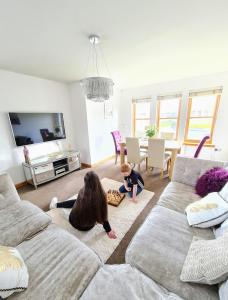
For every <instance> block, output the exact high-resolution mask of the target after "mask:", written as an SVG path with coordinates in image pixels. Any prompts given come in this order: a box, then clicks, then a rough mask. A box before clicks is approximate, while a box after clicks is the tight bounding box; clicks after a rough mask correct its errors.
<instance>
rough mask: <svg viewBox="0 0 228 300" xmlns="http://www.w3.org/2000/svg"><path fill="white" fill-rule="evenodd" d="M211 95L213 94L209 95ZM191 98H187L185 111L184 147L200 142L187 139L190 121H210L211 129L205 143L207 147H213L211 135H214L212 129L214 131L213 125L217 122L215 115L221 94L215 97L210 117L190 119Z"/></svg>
mask: <svg viewBox="0 0 228 300" xmlns="http://www.w3.org/2000/svg"><path fill="white" fill-rule="evenodd" d="M211 95H213V94H211ZM192 98H194V97H189V98H188V109H187V118H186V124H185V133H184V144H186V145H191V144H192V145H195V144H198V143H199V142H200V140H195V139H188V132H189V124H190V120H191V119H208V118H210V119H212V123H211V128H210V139H208V140H207V141H206V143H205V145H207V146H212V145H213V134H214V129H215V123H216V120H217V115H218V108H219V103H220V99H221V94H217V95H216V99H215V107H214V112H213V115H212V116H203V117H201V116H199V117H191V111H192Z"/></svg>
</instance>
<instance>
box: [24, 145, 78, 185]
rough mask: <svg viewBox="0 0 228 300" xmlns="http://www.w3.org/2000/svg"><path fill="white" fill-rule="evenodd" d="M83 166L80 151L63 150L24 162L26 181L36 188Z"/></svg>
mask: <svg viewBox="0 0 228 300" xmlns="http://www.w3.org/2000/svg"><path fill="white" fill-rule="evenodd" d="M80 167H81V161H80V153H79V152H78V151H63V152H60V153H52V154H49V155H45V156H40V157H37V158H35V159H32V160H31V161H30V163H29V164H28V163H23V169H24V172H25V177H26V181H27V183H29V184H32V185H33V186H34V187H35V189H37V186H38V185H39V184H42V183H45V182H48V181H51V180H54V179H56V178H58V177H61V176H63V175H66V174H68V173H70V172H72V171H75V170H78V169H80Z"/></svg>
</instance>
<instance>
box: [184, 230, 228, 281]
mask: <svg viewBox="0 0 228 300" xmlns="http://www.w3.org/2000/svg"><path fill="white" fill-rule="evenodd" d="M227 277H228V234H224V235H223V236H222V237H219V238H217V239H214V240H197V239H196V238H193V241H192V243H191V245H190V248H189V251H188V254H187V257H186V260H185V262H184V266H183V269H182V272H181V276H180V279H181V280H182V281H184V282H198V283H205V284H216V283H219V282H221V281H223V280H225V279H226V278H227Z"/></svg>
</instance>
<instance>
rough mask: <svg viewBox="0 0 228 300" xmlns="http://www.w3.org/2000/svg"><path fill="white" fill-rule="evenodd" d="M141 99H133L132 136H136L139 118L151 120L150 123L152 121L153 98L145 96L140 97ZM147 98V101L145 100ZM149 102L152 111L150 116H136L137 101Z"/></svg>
mask: <svg viewBox="0 0 228 300" xmlns="http://www.w3.org/2000/svg"><path fill="white" fill-rule="evenodd" d="M140 100H141V101H138V102H137V100H136V101H134V100H133V101H132V110H133V113H132V124H133V126H132V136H133V137H135V132H136V121H137V120H144V121H145V120H149V123H150V121H151V98H143V99H140ZM143 100H145V101H143ZM140 102H141V103H143V102H144V103H149V104H150V113H149V118H136V105H137V103H140Z"/></svg>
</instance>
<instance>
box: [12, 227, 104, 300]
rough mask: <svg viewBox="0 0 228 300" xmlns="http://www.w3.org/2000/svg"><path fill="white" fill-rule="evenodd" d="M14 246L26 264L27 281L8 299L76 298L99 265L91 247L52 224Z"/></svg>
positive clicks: (68, 299)
mask: <svg viewBox="0 0 228 300" xmlns="http://www.w3.org/2000/svg"><path fill="white" fill-rule="evenodd" d="M17 249H18V250H19V251H20V253H21V255H22V256H23V258H24V260H25V263H26V265H27V268H28V272H29V285H28V288H27V290H26V291H24V292H22V293H20V294H18V295H15V296H14V295H12V296H11V297H10V298H9V299H17V300H25V299H26V300H30V299H32V300H41V299H48V300H63V299H67V300H71V299H74V300H76V299H78V298H79V297H80V296H81V294H82V292H83V291H84V290H85V288H86V287H87V285H88V284H89V282H90V280H91V279H92V277H93V276H94V275H95V273H96V272H97V270H98V269H99V267H100V266H101V261H100V260H99V258H98V256H97V255H96V254H95V253H94V252H93V251H92V250H90V249H89V248H88V247H87V246H86V245H84V244H83V243H82V242H80V241H79V240H78V239H77V238H75V237H74V236H73V235H71V234H70V233H68V232H67V231H65V230H63V229H61V228H58V227H57V226H56V225H53V224H52V225H50V226H48V228H46V229H45V230H44V231H42V232H41V233H39V234H37V235H36V236H35V237H34V238H32V239H31V240H28V241H25V242H23V243H22V244H20V245H19V246H18V247H17Z"/></svg>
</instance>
